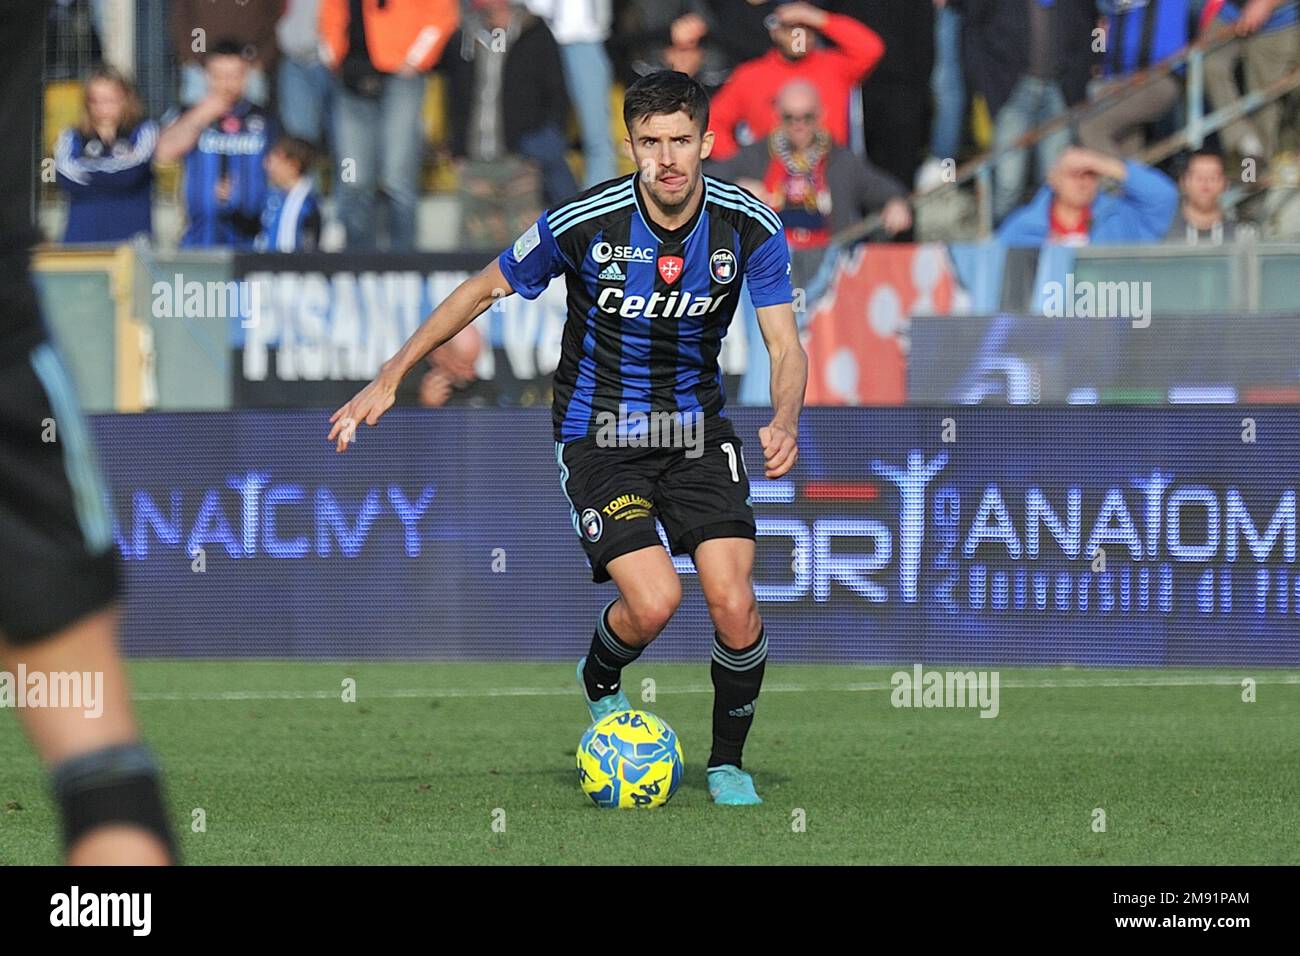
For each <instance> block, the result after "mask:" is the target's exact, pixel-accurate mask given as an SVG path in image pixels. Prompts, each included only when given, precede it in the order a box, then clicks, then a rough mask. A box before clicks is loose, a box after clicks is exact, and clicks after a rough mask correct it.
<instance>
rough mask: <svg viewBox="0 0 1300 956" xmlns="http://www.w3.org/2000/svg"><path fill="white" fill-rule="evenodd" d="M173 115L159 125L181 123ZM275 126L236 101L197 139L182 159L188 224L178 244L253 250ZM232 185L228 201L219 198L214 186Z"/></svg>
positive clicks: (261, 113)
mask: <svg viewBox="0 0 1300 956" xmlns="http://www.w3.org/2000/svg"><path fill="white" fill-rule="evenodd" d="M179 116H180V113H179V111H172V112H171V113H169V114H168V115H167V116H166V117H164V118H163V124H162V125H163V126H164V127H166V126H168V125H170V123H171V122H174V121H175V120H176V119H177V118H179ZM275 139H276V129H275V121H274V120H272V119H271V117H270V116H268V115H267V114H266V113H265V112H264V111H263V110H262V109H261V108H260V107H257V106H255V105H253V104H252V103H250V102H249V101H248V100H240V101H239V102H238V103H237V104H235V107H234V109H233V110H231V111H230V112H229V113H227V114H226V115H225V116H223V117H221V118H220V119H218V120H217V121H216V122H214V123H213V124H212V125H211V126H209V127H208V128H207V129H205V130H204V131H203V132H202V133H201V134H200V135H199V141H198V143H197V144H196V145H195V147H194V149H193V150H191V151H190V153H189V155H187V156H186V157H185V211H186V214H187V218H188V220H189V222H188V225H187V226H186V229H185V234H184V235H183V236H181V245H182V246H185V247H187V248H193V247H196V246H198V247H202V246H233V247H235V248H237V249H251V248H252V246H253V240H254V239H255V238H256V237H257V234H258V233H259V232H260V231H261V229H262V209H263V207H264V206H265V204H266V190H267V186H266V170H265V169H264V168H263V167H262V160H263V159H264V158H265V156H266V154H267V152H269V151H270V149H271V146H272V145H273V144H274V143H275ZM223 178H224V179H227V180H229V182H230V197H229V198H228V199H227V200H226V201H225V202H222V201H221V200H220V199H218V198H217V191H216V190H217V182H218V181H219V180H221V179H223Z"/></svg>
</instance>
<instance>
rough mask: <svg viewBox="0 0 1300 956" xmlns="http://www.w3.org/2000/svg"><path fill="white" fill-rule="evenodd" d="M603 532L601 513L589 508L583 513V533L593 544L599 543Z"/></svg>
mask: <svg viewBox="0 0 1300 956" xmlns="http://www.w3.org/2000/svg"><path fill="white" fill-rule="evenodd" d="M602 530H603V529H602V527H601V520H600V512H598V511H596V510H595V509H594V508H588V509H587V510H586V511H584V512H583V513H582V533H583V534H584V535H585V536H586V538H587V540H588V541H591V542H592V543H595V542H597V541H599V540H600V533H601V531H602Z"/></svg>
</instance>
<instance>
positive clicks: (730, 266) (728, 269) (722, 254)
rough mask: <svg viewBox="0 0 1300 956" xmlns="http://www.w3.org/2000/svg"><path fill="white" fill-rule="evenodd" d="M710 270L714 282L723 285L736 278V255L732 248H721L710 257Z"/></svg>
mask: <svg viewBox="0 0 1300 956" xmlns="http://www.w3.org/2000/svg"><path fill="white" fill-rule="evenodd" d="M709 272H710V273H712V275H713V281H714V282H721V283H722V284H723V285H726V284H727V283H728V282H730V281H731V280H732V279H734V278H736V257H735V256H734V255H732V252H731V250H730V249H719V250H718V251H717V252H715V253H714V254H713V255H712V256H710V257H709Z"/></svg>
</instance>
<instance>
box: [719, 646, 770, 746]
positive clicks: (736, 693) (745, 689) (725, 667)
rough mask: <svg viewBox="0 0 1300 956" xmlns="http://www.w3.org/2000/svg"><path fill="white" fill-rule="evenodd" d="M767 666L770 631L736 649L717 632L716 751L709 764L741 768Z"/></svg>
mask: <svg viewBox="0 0 1300 956" xmlns="http://www.w3.org/2000/svg"><path fill="white" fill-rule="evenodd" d="M766 665H767V631H766V630H765V629H760V630H759V632H758V640H757V641H755V642H754V643H753V644H751V645H749V647H743V648H741V649H740V650H738V651H733V650H732V649H731V648H729V647H727V646H726V645H725V644H723V643H722V640H721V639H720V638H719V637H718V632H717V631H714V632H713V666H712V667H711V668H710V672H711V674H712V676H713V752H712V753H711V754H709V766H710V767H721V766H723V765H724V764H730V765H731V766H733V767H736V768H737V769H739V768H740V766H741V763H740V752H741V751H742V750H744V749H745V738H746V737H747V736H749V727H750V725H751V724H753V723H754V702H755V701H756V700H757V699H758V691H759V688H760V687H762V686H763V671H764V669H765V668H766Z"/></svg>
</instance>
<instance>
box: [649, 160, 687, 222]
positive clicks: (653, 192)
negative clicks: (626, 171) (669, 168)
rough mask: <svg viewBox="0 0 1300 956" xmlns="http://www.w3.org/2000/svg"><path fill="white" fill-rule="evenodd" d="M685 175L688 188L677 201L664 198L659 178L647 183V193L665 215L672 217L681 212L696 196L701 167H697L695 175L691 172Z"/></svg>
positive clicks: (656, 207)
mask: <svg viewBox="0 0 1300 956" xmlns="http://www.w3.org/2000/svg"><path fill="white" fill-rule="evenodd" d="M685 175H686V189H685V191H684V192H683V193H682V198H681V199H680V200H678V201H677V202H670V201H665V200H664V198H663V197H662V196H661V195H660V194H659V191H658V186H659V183H658V181H657V180H656V181H655V182H653V183H651V182H647V183H646V195H647V196H648V197H649V198H650V200H651V202H652V203H653V204H654V207H655V209H656V210H657V211H658V212H660V213H662V214H663V215H664V216H665V217H672V216H676V215H678V214H679V213H681V212H682V211H683V210H684V209H685V208H686V207H687V206H688V205H690V202H691V199H692V198H694V196H695V191H696V190H697V189H698V188H699V185H700V171H699V169H696V171H695V174H694V175H692V174H690V173H687V174H685Z"/></svg>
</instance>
